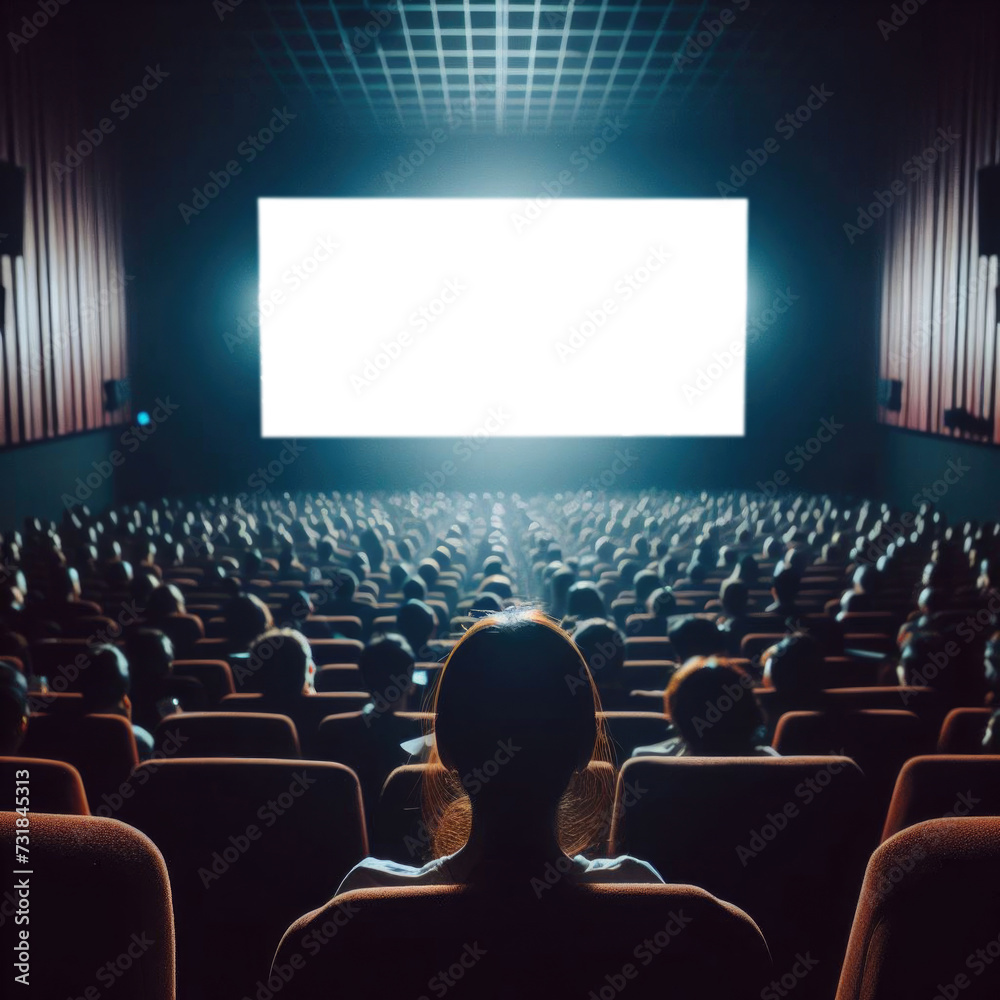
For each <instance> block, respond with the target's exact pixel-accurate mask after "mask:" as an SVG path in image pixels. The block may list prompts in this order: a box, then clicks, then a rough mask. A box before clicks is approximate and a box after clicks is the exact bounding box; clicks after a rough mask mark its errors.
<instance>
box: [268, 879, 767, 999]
mask: <svg viewBox="0 0 1000 1000" xmlns="http://www.w3.org/2000/svg"><path fill="white" fill-rule="evenodd" d="M540 874H544V873H540ZM537 884H539V885H542V886H545V889H544V890H543V889H537V888H535V887H534V885H533V884H532V881H531V880H528V879H526V878H523V877H520V876H518V877H514V878H511V879H508V880H507V881H506V882H504V884H502V885H500V886H498V887H490V888H480V889H477V888H470V887H467V886H457V885H450V886H408V887H405V888H394V889H361V890H357V891H354V892H350V893H346V894H345V895H343V896H339V897H337V898H335V899H333V900H331V901H330V902H329V903H327V904H326V905H325V906H323V907H322V908H320V909H318V910H316V911H314V912H312V913H309V914H306V915H305V916H303V917H302V918H301V919H299V920H297V921H296V922H295V924H293V925H292V926H291V927H290V928H289V929H288V931H287V933H286V934H285V936H284V939H283V940H282V942H281V945H280V947H279V949H278V953H277V955H276V956H275V964H274V968H275V970H276V971H278V970H280V969H281V968H288V967H289V966H290V964H291V963H292V962H293V961H294V959H295V956H296V955H303V953H304V950H305V949H306V948H308V944H307V942H308V941H309V940H310V936H311V935H315V934H316V933H317V932H318V931H320V932H321V929H322V928H324V927H325V928H328V929H329V928H334V927H336V928H339V931H338V933H337V934H336V936H335V937H332V938H330V939H329V940H328V941H327V943H326V945H325V946H324V947H323V949H322V950H320V951H318V953H317V954H316V955H315V957H309V958H305V961H304V964H302V963H299V965H300V970H301V971H298V972H296V973H295V974H294V976H292V977H291V978H290V979H289V980H288V983H287V985H286V986H285V987H284V989H283V990H282V993H281V998H282V1000H316V998H319V997H327V996H333V995H336V996H338V997H414V998H419V997H426V996H430V995H434V996H444V995H445V994H446V993H447V995H448V996H449V997H454V998H456V1000H458V998H461V997H466V998H475V1000H501V998H509V997H517V998H518V1000H542V998H544V1000H550V998H552V997H556V996H558V997H580V998H581V1000H584V998H587V997H593V996H598V997H602V998H603V997H613V996H615V995H616V994H617V993H618V990H619V989H620V988H621V989H625V993H624V996H625V997H628V998H630V1000H652V998H655V1000H663V998H664V997H666V996H671V997H678V998H681V997H683V998H695V997H706V998H707V997H713V998H714V997H719V998H722V997H725V998H727V1000H759V997H760V996H761V989H762V987H766V983H767V981H768V979H769V978H770V976H771V969H770V963H769V961H768V954H767V946H766V945H765V943H764V940H763V938H762V937H761V935H760V931H759V930H758V929H757V927H756V926H755V925H754V923H753V921H752V920H750V919H749V917H747V915H746V914H744V913H742V912H741V911H739V910H738V909H736V908H735V907H734V906H730V905H728V904H727V903H723V902H720V901H719V900H717V899H714V898H713V897H712V896H710V895H709V894H708V893H706V892H704V891H702V890H701V889H696V888H694V887H692V886H666V885H598V886H571V885H569V884H568V883H566V882H560V881H558V880H556V885H555V887H554V888H553V889H552V890H551V891H546V890H547V889H548V883H546V882H544V881H541V880H539V882H538V883H537ZM682 925H685V926H683V929H681V928H682ZM722 954H724V955H725V960H724V961H722V960H720V955H722ZM333 984H335V985H333ZM626 988H627V989H626Z"/></svg>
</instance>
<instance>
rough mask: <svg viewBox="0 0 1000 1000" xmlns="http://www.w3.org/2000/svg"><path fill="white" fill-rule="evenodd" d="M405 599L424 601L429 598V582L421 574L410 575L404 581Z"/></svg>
mask: <svg viewBox="0 0 1000 1000" xmlns="http://www.w3.org/2000/svg"><path fill="white" fill-rule="evenodd" d="M403 599H404V600H405V601H424V600H426V599H427V584H426V583H425V582H424V580H423V579H422V578H421V577H419V576H408V577H407V578H406V579H405V580H404V581H403Z"/></svg>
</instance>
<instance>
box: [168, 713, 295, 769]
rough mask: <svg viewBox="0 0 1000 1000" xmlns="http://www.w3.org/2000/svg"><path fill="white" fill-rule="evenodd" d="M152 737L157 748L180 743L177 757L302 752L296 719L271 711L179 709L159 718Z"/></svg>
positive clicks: (290, 756)
mask: <svg viewBox="0 0 1000 1000" xmlns="http://www.w3.org/2000/svg"><path fill="white" fill-rule="evenodd" d="M168 738H169V740H170V742H169V743H167V742H166V741H167V740H168ZM153 741H154V744H155V746H156V749H157V750H162V749H163V747H164V745H167V746H171V747H176V746H178V745H179V749H175V750H174V751H173V753H172V756H175V757H271V758H280V759H292V760H294V759H297V758H300V757H301V756H302V752H301V748H300V746H299V738H298V734H297V733H296V731H295V723H294V722H292V720H291V719H290V718H288V716H287V715H275V714H273V713H270V712H180V713H178V714H176V715H168V716H167V717H166V718H164V719H161V720H160V723H159V725H158V726H157V727H156V730H155V732H154V733H153Z"/></svg>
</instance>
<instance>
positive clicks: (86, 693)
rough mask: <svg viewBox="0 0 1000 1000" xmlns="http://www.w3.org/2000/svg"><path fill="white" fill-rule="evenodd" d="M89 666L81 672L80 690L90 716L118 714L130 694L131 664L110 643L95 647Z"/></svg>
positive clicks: (84, 707)
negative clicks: (90, 713)
mask: <svg viewBox="0 0 1000 1000" xmlns="http://www.w3.org/2000/svg"><path fill="white" fill-rule="evenodd" d="M87 656H88V658H89V662H88V663H87V665H86V666H84V667H83V668H81V670H80V678H79V680H78V681H77V685H76V689H77V691H79V692H80V694H81V695H83V709H84V711H86V712H115V711H118V710H119V709H121V708H122V707H123V702H124V700H125V698H126V696H127V695H128V692H129V671H128V660H127V659H126V658H125V654H124V653H123V652H122V651H121V650H120V649H119V648H118V647H117V646H112V645H111V644H110V643H105V644H101V645H98V646H91V647H90V648H89V649H88V651H87Z"/></svg>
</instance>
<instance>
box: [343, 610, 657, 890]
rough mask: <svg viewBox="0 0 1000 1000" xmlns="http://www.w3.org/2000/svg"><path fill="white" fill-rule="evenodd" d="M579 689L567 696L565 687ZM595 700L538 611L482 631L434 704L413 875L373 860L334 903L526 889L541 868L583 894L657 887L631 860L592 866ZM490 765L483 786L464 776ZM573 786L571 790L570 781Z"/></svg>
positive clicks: (485, 625)
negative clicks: (422, 845)
mask: <svg viewBox="0 0 1000 1000" xmlns="http://www.w3.org/2000/svg"><path fill="white" fill-rule="evenodd" d="M581 672H582V674H583V676H584V678H585V680H586V682H585V683H584V684H581V685H580V686H574V687H572V688H571V686H570V685H568V684H567V683H566V677H567V676H574V677H575V676H578V675H580V674H581ZM599 706H600V702H599V700H598V695H597V691H596V688H595V687H594V684H593V681H592V680H591V678H590V676H589V673H588V671H587V667H586V664H585V663H584V662H583V658H582V656H581V655H580V652H579V650H578V649H577V648H576V646H574V644H573V642H572V641H571V640H570V638H569V637H568V636H567V635H566V633H565V632H563V631H562V630H561V629H559V628H558V627H557V626H556V625H554V624H553V623H552V622H551V621H550V620H549V619H547V618H546V617H545V616H544V615H542V614H541V613H539V612H535V611H516V610H512V611H507V612H504V613H502V614H500V615H495V616H491V617H489V618H483V619H481V620H480V621H478V622H477V623H476V624H475V625H473V627H472V628H470V629H469V631H468V632H466V633H465V635H464V636H463V637H462V639H461V640H460V641H459V642H458V644H457V645H456V646H455V648H454V650H453V651H452V653H451V655H450V656H449V657H448V660H447V662H446V664H445V666H444V669H443V670H442V674H441V678H440V681H439V683H438V689H437V697H436V699H435V706H434V710H435V717H436V723H435V727H434V737H435V744H434V748H433V750H432V753H431V762H432V763H433V764H439V765H441V766H440V769H438V770H436V771H434V772H432V773H430V774H428V775H427V777H426V778H425V787H424V797H425V803H426V808H425V823H426V825H427V829H428V831H429V833H430V839H431V847H432V850H431V854H432V857H433V860H431V861H429V862H428V863H427V864H426V865H424V866H423V867H420V868H416V867H411V866H409V865H402V864H397V863H395V862H387V861H380V860H377V859H375V858H368V859H366V860H365V861H362V862H361V863H360V864H359V865H357V866H356V867H355V868H354V869H353V870H352V871H351V872H350V873H349V874H348V875H347V877H346V878H345V879H344V881H343V883H342V884H341V886H340V889H339V890H338V892H347V891H349V890H351V889H360V888H365V887H370V886H387V885H435V884H455V883H458V884H463V883H489V882H496V881H501V880H502V881H507V880H509V879H512V878H524V879H526V880H527V879H530V878H531V877H532V876H533V875H534V873H535V872H537V871H540V870H544V869H545V865H546V864H552V865H554V866H557V870H558V871H560V872H564V873H565V874H564V875H563V877H564V878H569V879H574V880H578V881H581V882H597V881H601V882H660V881H662V879H660V877H659V876H658V875H657V873H656V871H655V870H654V869H653V868H652V867H651V866H649V865H648V864H646V863H645V862H643V861H638V860H636V859H635V858H630V857H627V856H623V857H617V858H599V859H597V860H593V861H590V860H587V858H585V857H584V856H583V855H582V854H581V853H579V852H580V851H582V850H584V849H588V848H591V847H595V846H597V845H598V844H599V843H601V842H602V841H603V840H604V839H606V836H607V828H606V825H605V824H606V812H605V811H604V810H605V808H606V801H607V797H608V796H609V795H610V794H611V788H610V786H607V785H605V784H604V783H603V782H602V780H601V779H600V778H597V777H593V776H592V774H591V773H590V772H586V773H584V772H585V768H586V767H587V765H588V763H589V762H590V761H592V760H595V759H598V760H607V759H608V746H607V740H606V737H605V736H604V733H603V732H602V727H601V724H600V722H599V719H598V716H597V710H598V708H599ZM486 761H492V762H494V764H495V773H492V772H491V776H490V778H489V780H488V781H485V782H482V781H472V780H469V779H468V778H464V779H463V778H461V777H460V776H468V775H473V774H475V773H476V771H477V769H482V768H483V765H484V762H486ZM574 776H577V779H576V780H575V781H574Z"/></svg>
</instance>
